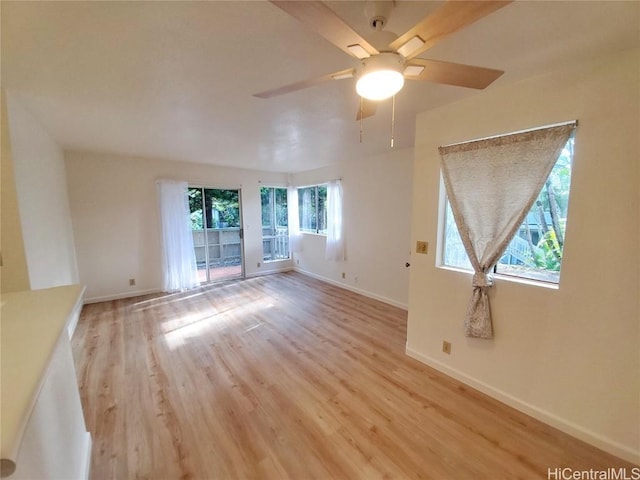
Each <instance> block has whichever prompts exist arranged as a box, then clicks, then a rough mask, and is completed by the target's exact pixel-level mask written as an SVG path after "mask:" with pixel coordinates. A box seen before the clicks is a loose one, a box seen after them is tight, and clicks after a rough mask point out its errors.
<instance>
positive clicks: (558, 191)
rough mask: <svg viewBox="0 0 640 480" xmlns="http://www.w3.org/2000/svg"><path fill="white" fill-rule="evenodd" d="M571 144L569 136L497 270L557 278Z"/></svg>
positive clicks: (562, 245)
mask: <svg viewBox="0 0 640 480" xmlns="http://www.w3.org/2000/svg"><path fill="white" fill-rule="evenodd" d="M573 147H574V139H573V137H571V138H570V139H569V141H568V142H567V144H566V145H565V147H564V149H563V150H562V152H561V153H560V156H559V157H558V160H557V161H556V164H555V165H554V167H553V170H551V173H550V174H549V178H548V179H547V181H546V183H545V184H544V186H543V187H542V190H541V191H540V194H539V195H538V198H537V199H536V201H535V202H534V204H533V206H532V207H531V210H529V213H528V214H527V216H526V217H525V220H524V222H522V225H521V226H520V229H519V230H518V232H517V233H516V236H515V237H514V238H513V240H512V241H511V243H510V244H509V246H508V247H507V250H506V251H505V253H504V255H503V256H502V258H501V259H500V260H499V261H498V264H497V265H496V272H497V273H502V274H505V275H517V276H519V277H523V278H530V279H533V280H542V281H547V282H555V283H557V282H558V281H559V280H560V267H561V265H562V252H563V247H564V236H565V231H566V228H567V213H568V205H569V190H570V187H571V163H572V159H573Z"/></svg>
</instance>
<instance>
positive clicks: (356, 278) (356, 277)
mask: <svg viewBox="0 0 640 480" xmlns="http://www.w3.org/2000/svg"><path fill="white" fill-rule="evenodd" d="M358 280H359V279H358V276H357V275H356V276H355V277H353V281H354V282H355V283H358Z"/></svg>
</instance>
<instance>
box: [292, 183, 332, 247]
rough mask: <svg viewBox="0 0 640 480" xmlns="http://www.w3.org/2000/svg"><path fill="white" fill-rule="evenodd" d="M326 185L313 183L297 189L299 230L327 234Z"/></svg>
mask: <svg viewBox="0 0 640 480" xmlns="http://www.w3.org/2000/svg"><path fill="white" fill-rule="evenodd" d="M326 205H327V186H326V185H315V186H312V187H305V188H299V189H298V211H299V215H300V231H301V232H307V233H320V234H322V235H326V234H327V209H326Z"/></svg>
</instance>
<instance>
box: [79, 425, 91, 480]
mask: <svg viewBox="0 0 640 480" xmlns="http://www.w3.org/2000/svg"><path fill="white" fill-rule="evenodd" d="M91 445H92V442H91V434H90V433H89V432H87V433H86V436H85V448H84V455H83V458H82V468H81V472H82V477H81V478H83V479H84V480H89V474H90V473H91Z"/></svg>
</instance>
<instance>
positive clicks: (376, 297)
mask: <svg viewBox="0 0 640 480" xmlns="http://www.w3.org/2000/svg"><path fill="white" fill-rule="evenodd" d="M293 270H294V271H296V272H298V273H302V274H303V275H307V276H308V277H312V278H315V279H316V280H320V281H322V282H325V283H330V284H331V285H335V286H336V287H340V288H344V289H345V290H349V291H351V292H354V293H359V294H360V295H364V296H365V297H369V298H373V299H374V300H379V301H381V302H383V303H387V304H389V305H392V306H394V307H398V308H401V309H402V310H409V306H408V305H407V304H405V303H401V302H397V301H395V300H393V299H391V298H387V297H383V296H382V295H378V294H376V293H372V292H368V291H366V290H361V289H359V288H355V287H352V286H351V285H348V284H346V283H341V282H336V281H335V280H332V279H330V278H326V277H323V276H322V275H318V274H316V273H312V272H309V271H307V270H303V269H301V268H300V267H294V268H293Z"/></svg>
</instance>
